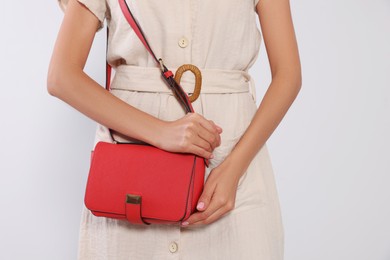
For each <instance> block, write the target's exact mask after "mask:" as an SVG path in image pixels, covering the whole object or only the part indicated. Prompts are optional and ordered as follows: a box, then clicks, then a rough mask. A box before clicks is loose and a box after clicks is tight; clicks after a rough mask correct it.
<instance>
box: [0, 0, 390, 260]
mask: <svg viewBox="0 0 390 260" xmlns="http://www.w3.org/2000/svg"><path fill="white" fill-rule="evenodd" d="M291 6H292V11H293V17H294V23H295V28H296V34H297V37H298V41H299V47H300V55H301V60H302V69H303V86H302V89H301V92H300V93H299V96H298V98H297V99H296V101H295V103H294V104H293V105H292V107H291V108H290V110H289V112H288V113H287V115H286V117H285V118H284V120H283V121H282V123H281V124H280V125H279V127H278V128H277V130H276V131H275V132H274V134H273V135H272V136H271V138H270V139H269V141H268V144H269V149H270V153H271V159H272V163H273V166H274V171H275V177H276V181H277V186H278V191H279V194H280V202H281V206H282V213H283V220H284V226H285V245H286V247H285V259H286V260H313V259H316V260H389V259H390V223H389V222H390V201H389V199H390V188H389V187H390V160H389V155H390V152H389V147H390V137H389V133H390V116H389V114H390V48H389V46H390V2H389V1H388V0H371V1H362V0H344V1H338V0H331V1H312V0H292V1H291ZM1 9H2V15H1V16H0V21H1V24H2V25H3V27H2V28H3V32H2V34H1V41H0V53H1V63H0V79H1V95H0V118H1V128H0V136H1V137H2V140H1V149H0V160H1V163H0V174H1V175H0V176H1V182H0V206H1V214H0V259H75V258H76V251H77V239H78V225H79V221H80V211H81V207H82V203H83V196H84V188H85V182H86V178H87V172H88V166H89V165H88V163H89V151H90V149H91V148H92V147H91V146H92V142H93V137H94V131H95V123H94V122H93V121H92V120H90V119H89V118H87V117H85V116H84V115H83V114H81V113H79V112H78V111H76V110H75V109H73V108H72V107H70V106H69V105H67V104H65V103H63V102H62V101H60V100H59V99H56V98H54V97H51V96H50V95H49V94H48V93H47V91H46V74H47V68H48V64H49V59H50V56H51V52H52V48H53V45H54V41H55V38H56V35H57V31H58V29H59V25H60V22H61V20H62V17H63V14H62V12H61V11H60V9H59V7H58V6H57V1H55V0H53V1H3V2H2V7H1ZM104 52H105V33H104V31H101V32H99V33H98V34H97V35H96V40H95V43H94V46H93V49H92V51H91V54H90V58H89V61H88V65H87V68H86V71H87V72H88V73H89V74H90V75H91V76H92V77H93V78H95V79H96V80H97V81H98V82H99V83H101V84H103V82H104V58H105V56H104V55H105V53H104ZM250 73H251V74H252V75H253V77H254V78H255V80H256V85H257V95H258V103H259V101H260V100H261V98H262V96H263V95H264V93H265V91H266V89H267V87H268V84H269V82H270V73H269V68H268V61H267V57H266V54H265V49H264V45H263V46H262V47H261V52H260V54H259V58H258V60H257V63H256V64H255V65H254V66H253V67H252V69H251V71H250ZM264 260H265V259H264Z"/></svg>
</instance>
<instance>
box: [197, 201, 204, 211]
mask: <svg viewBox="0 0 390 260" xmlns="http://www.w3.org/2000/svg"><path fill="white" fill-rule="evenodd" d="M203 207H204V203H203V202H199V203H198V205H197V206H196V208H197V209H203Z"/></svg>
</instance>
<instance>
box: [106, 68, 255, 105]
mask: <svg viewBox="0 0 390 260" xmlns="http://www.w3.org/2000/svg"><path fill="white" fill-rule="evenodd" d="M170 70H171V71H172V72H173V73H174V74H175V72H176V70H177V68H170ZM199 70H200V71H201V74H202V86H201V92H200V93H201V94H211V93H240V92H249V93H250V94H251V95H252V98H253V100H254V101H255V102H256V88H255V82H254V80H253V78H252V77H251V75H250V74H249V73H247V72H246V71H243V70H223V69H199ZM180 85H181V87H182V88H183V90H184V91H185V92H186V93H187V94H192V93H193V90H194V86H195V76H194V74H193V73H192V72H191V71H186V72H184V74H183V75H182V77H181V80H180ZM111 89H120V90H133V91H142V92H161V93H171V94H172V95H173V92H172V90H171V89H170V88H169V87H168V85H167V84H166V83H165V82H164V79H163V78H162V75H161V70H160V69H159V68H157V67H141V66H134V65H120V66H118V67H117V68H116V69H115V75H114V78H113V80H112V83H111Z"/></svg>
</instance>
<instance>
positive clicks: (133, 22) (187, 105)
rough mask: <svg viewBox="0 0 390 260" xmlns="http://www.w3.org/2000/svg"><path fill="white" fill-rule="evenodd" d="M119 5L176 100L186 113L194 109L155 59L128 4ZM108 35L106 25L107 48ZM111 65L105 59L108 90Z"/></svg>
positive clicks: (123, 1)
mask: <svg viewBox="0 0 390 260" xmlns="http://www.w3.org/2000/svg"><path fill="white" fill-rule="evenodd" d="M118 2H119V6H120V8H121V10H122V12H123V14H124V16H125V18H126V20H127V22H128V23H129V24H130V26H131V27H132V28H133V30H134V32H135V33H136V34H137V36H138V38H139V39H140V40H141V42H142V43H143V45H144V46H145V48H146V49H147V50H148V51H149V53H150V54H151V55H152V56H153V59H154V60H155V61H156V64H157V66H158V67H160V69H161V75H162V76H163V79H164V80H165V82H166V83H167V85H168V86H169V87H170V89H171V90H172V91H173V93H174V94H175V96H176V98H177V99H178V101H179V102H180V103H181V104H182V106H183V108H184V110H185V111H186V113H188V112H194V109H193V107H192V104H191V101H190V100H189V98H188V95H187V93H186V92H185V91H184V90H183V88H182V87H181V86H180V85H179V84H178V83H177V82H176V81H175V79H174V78H173V76H174V75H173V73H172V71H170V70H169V69H168V68H167V67H166V66H165V65H164V62H163V60H162V59H161V58H159V59H157V58H156V55H155V54H154V52H153V51H152V48H151V47H150V46H149V43H148V41H147V40H146V38H145V35H144V33H143V31H142V29H141V27H140V26H139V24H138V22H137V21H136V19H135V18H134V16H133V14H132V13H131V11H130V8H129V6H128V5H127V3H126V1H125V0H118ZM108 37H109V28H108V26H107V45H106V46H107V49H106V51H107V50H108ZM111 70H112V68H111V65H110V64H109V63H108V60H107V59H106V89H107V90H110V82H111Z"/></svg>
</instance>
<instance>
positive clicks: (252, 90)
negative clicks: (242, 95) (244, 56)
mask: <svg viewBox="0 0 390 260" xmlns="http://www.w3.org/2000/svg"><path fill="white" fill-rule="evenodd" d="M248 75H249V74H248ZM249 92H250V93H251V95H252V98H253V101H255V103H256V102H257V101H256V86H255V80H254V79H253V77H252V76H251V75H249Z"/></svg>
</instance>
